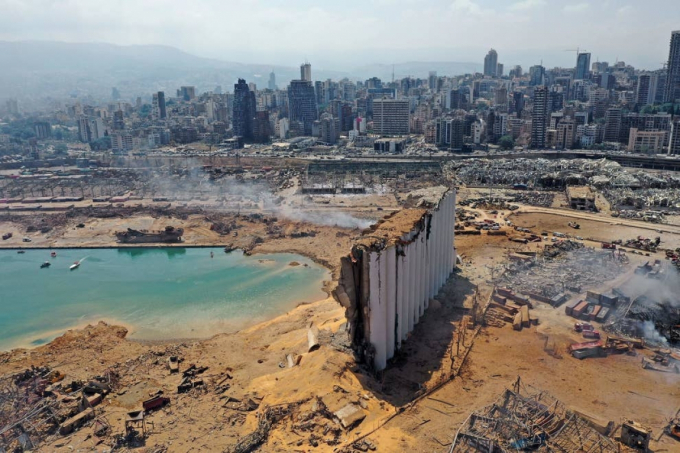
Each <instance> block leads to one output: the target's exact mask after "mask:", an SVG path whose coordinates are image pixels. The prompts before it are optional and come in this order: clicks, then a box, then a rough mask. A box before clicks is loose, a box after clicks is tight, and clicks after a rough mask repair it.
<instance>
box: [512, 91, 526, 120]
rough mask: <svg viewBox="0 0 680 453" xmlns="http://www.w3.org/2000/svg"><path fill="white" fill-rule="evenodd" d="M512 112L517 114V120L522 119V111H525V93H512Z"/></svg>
mask: <svg viewBox="0 0 680 453" xmlns="http://www.w3.org/2000/svg"><path fill="white" fill-rule="evenodd" d="M512 110H513V112H514V113H516V114H517V118H521V117H522V111H524V93H522V92H521V91H515V92H513V93H512Z"/></svg>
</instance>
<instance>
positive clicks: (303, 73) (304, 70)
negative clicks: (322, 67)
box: [300, 62, 312, 82]
mask: <svg viewBox="0 0 680 453" xmlns="http://www.w3.org/2000/svg"><path fill="white" fill-rule="evenodd" d="M300 80H304V81H306V82H311V81H312V65H311V64H309V63H307V62H305V63H303V64H301V65H300Z"/></svg>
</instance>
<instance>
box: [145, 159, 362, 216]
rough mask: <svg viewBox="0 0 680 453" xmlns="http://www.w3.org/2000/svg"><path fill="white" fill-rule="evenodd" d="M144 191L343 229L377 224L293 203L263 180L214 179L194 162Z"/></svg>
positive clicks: (158, 177) (163, 174) (162, 174)
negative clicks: (256, 210)
mask: <svg viewBox="0 0 680 453" xmlns="http://www.w3.org/2000/svg"><path fill="white" fill-rule="evenodd" d="M290 176H292V175H290ZM144 188H145V190H146V191H149V192H151V194H153V196H163V197H168V198H171V199H178V200H189V199H192V198H193V199H205V198H206V197H208V198H215V199H217V200H221V201H222V205H221V206H222V207H221V208H218V210H221V211H222V212H239V211H240V212H248V211H249V210H250V209H261V210H262V211H263V212H265V213H267V214H270V215H272V216H276V217H282V218H285V219H289V220H293V221H297V222H306V223H311V224H315V225H324V226H337V227H341V228H360V229H364V228H368V227H369V226H371V224H373V223H374V221H372V220H368V219H363V218H359V217H356V216H354V215H351V214H349V213H346V212H342V211H340V210H337V209H333V208H329V207H326V206H327V205H323V206H318V205H315V204H313V203H310V205H309V206H300V205H293V204H290V201H291V200H290V199H288V198H286V197H283V196H280V195H277V194H276V193H274V192H273V191H272V190H271V189H270V185H269V183H268V182H267V181H266V180H264V179H261V178H260V179H243V180H238V179H236V178H235V177H234V176H226V177H223V178H220V179H216V180H210V178H209V176H208V175H207V174H206V173H205V171H203V170H202V164H201V162H199V161H197V160H193V159H191V160H189V161H187V162H183V165H182V169H179V170H177V169H176V170H174V171H173V170H170V171H168V169H163V170H159V171H158V172H156V173H155V174H154V175H153V176H151V178H150V179H148V180H147V181H145V182H144ZM298 201H299V199H298Z"/></svg>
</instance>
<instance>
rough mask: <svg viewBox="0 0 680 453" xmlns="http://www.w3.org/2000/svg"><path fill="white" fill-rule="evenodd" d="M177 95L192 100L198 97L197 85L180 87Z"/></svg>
mask: <svg viewBox="0 0 680 453" xmlns="http://www.w3.org/2000/svg"><path fill="white" fill-rule="evenodd" d="M177 97H178V98H180V99H182V100H184V101H191V100H192V99H194V98H195V97H196V87H190V86H184V87H180V89H179V90H177Z"/></svg>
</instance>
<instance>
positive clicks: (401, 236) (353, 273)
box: [333, 189, 456, 371]
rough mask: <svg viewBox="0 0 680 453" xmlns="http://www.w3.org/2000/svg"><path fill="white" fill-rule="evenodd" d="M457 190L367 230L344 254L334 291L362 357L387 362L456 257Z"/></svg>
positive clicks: (374, 362)
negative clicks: (348, 251) (347, 254)
mask: <svg viewBox="0 0 680 453" xmlns="http://www.w3.org/2000/svg"><path fill="white" fill-rule="evenodd" d="M455 198H456V197H455V191H454V190H453V189H449V190H446V191H444V192H443V193H442V194H441V195H437V196H436V198H434V199H432V198H430V199H427V200H426V199H422V200H421V202H420V203H419V207H418V208H413V209H404V210H401V211H399V212H397V213H395V214H393V215H391V216H388V217H387V218H385V219H384V220H383V221H381V222H379V223H378V224H376V225H375V226H373V227H372V228H371V229H369V230H367V231H365V232H364V234H363V235H362V236H361V237H360V238H359V240H358V241H357V243H356V244H355V245H354V246H353V247H352V250H351V252H350V254H349V256H347V257H344V258H343V259H342V264H341V275H340V278H339V281H338V286H337V288H336V290H335V291H334V293H333V295H334V297H335V299H336V300H337V301H338V302H340V304H342V305H343V306H344V307H345V315H346V317H347V321H348V323H347V326H348V330H349V334H350V337H351V340H352V344H353V346H354V348H355V350H356V351H357V352H358V354H359V357H360V358H361V359H362V360H364V361H365V362H366V363H368V364H369V365H370V366H372V367H373V368H374V369H375V370H376V371H380V370H383V369H384V368H385V367H386V366H387V360H389V359H390V358H392V357H393V356H394V354H395V351H397V350H398V349H399V348H400V347H401V344H402V342H403V341H404V340H406V338H407V336H408V334H409V332H411V331H412V330H413V326H414V325H415V324H417V323H418V320H419V319H420V317H421V316H422V315H423V313H424V311H425V310H426V309H427V308H428V306H429V301H430V299H431V298H432V297H434V296H435V295H436V294H437V292H438V291H439V289H440V288H441V287H442V285H443V284H444V283H445V282H446V279H447V278H448V277H449V274H450V273H451V271H452V270H453V267H454V265H455V262H456V251H455V248H454V219H455Z"/></svg>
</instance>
